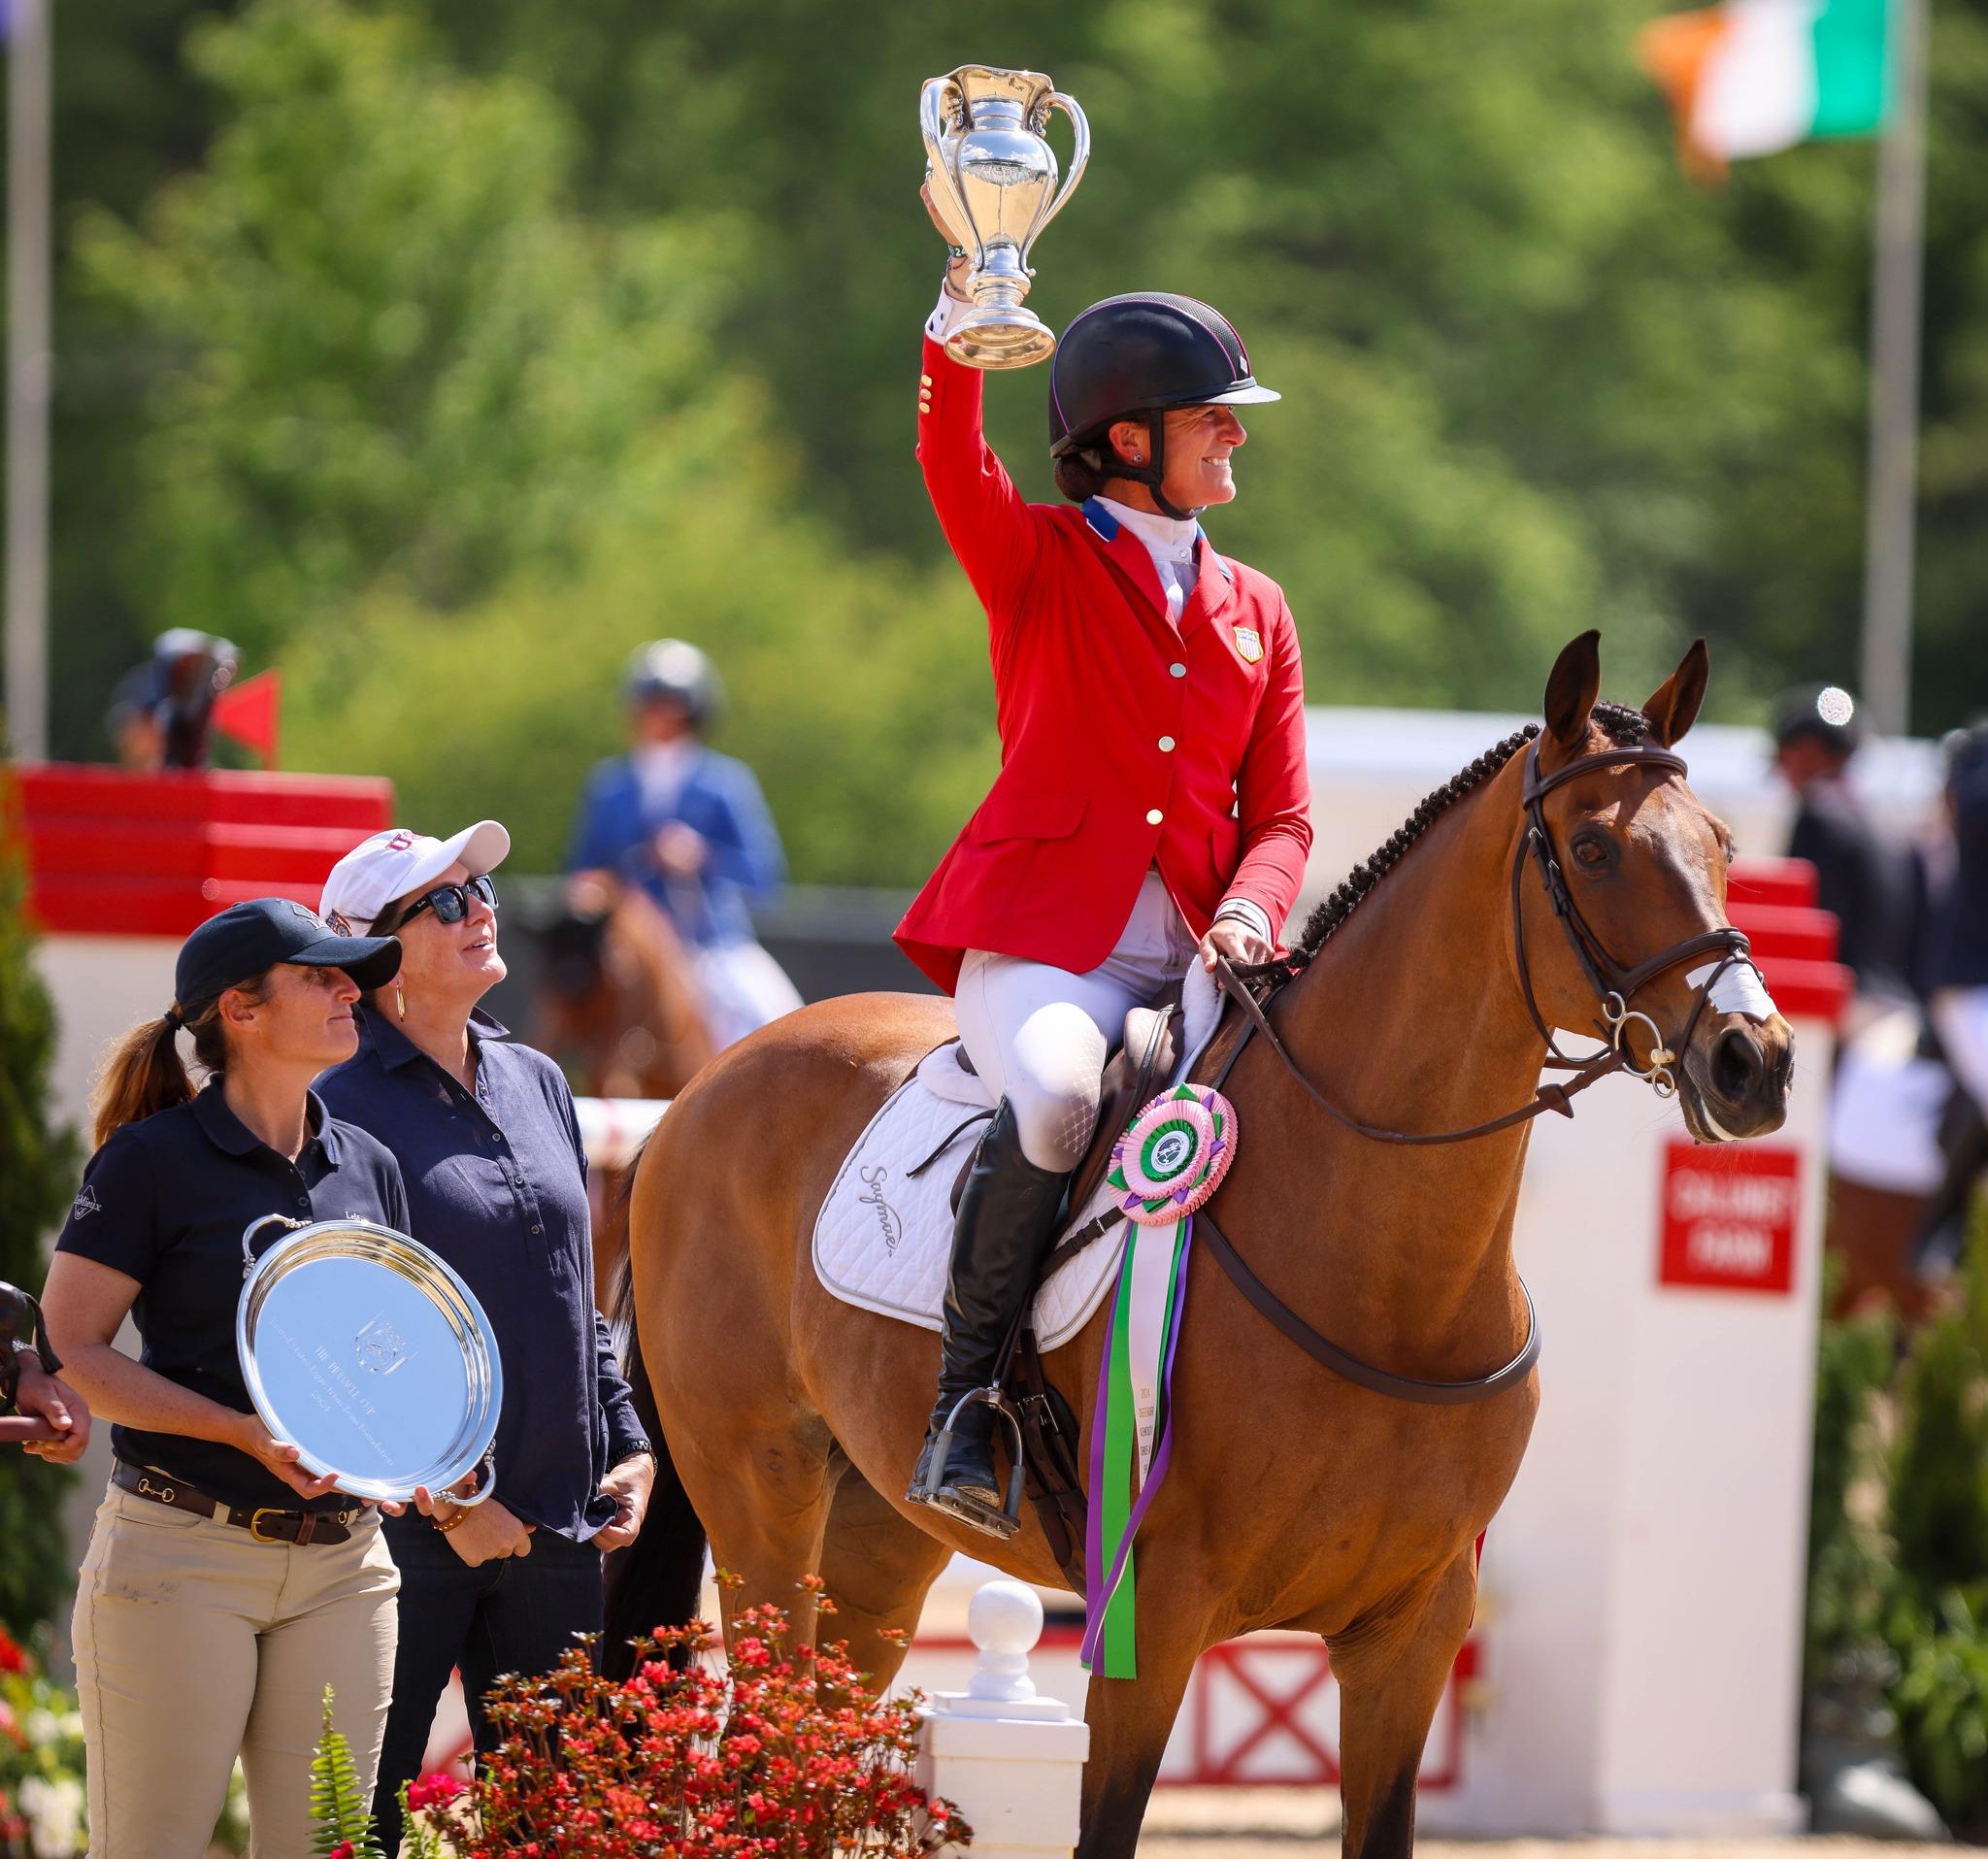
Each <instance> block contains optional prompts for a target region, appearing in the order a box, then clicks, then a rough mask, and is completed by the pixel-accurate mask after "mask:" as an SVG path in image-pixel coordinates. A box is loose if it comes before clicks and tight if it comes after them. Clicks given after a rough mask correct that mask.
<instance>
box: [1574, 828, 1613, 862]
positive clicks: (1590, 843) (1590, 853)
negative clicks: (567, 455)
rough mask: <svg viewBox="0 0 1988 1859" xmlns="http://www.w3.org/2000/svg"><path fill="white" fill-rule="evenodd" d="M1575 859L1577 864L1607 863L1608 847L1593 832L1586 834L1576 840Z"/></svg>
mask: <svg viewBox="0 0 1988 1859" xmlns="http://www.w3.org/2000/svg"><path fill="white" fill-rule="evenodd" d="M1607 862H1608V848H1607V846H1606V845H1605V844H1604V843H1603V842H1602V841H1601V840H1599V839H1597V838H1595V837H1594V835H1593V834H1584V835H1583V836H1582V837H1581V838H1579V839H1577V840H1575V841H1574V863H1575V864H1576V865H1589V866H1593V865H1606V864H1607Z"/></svg>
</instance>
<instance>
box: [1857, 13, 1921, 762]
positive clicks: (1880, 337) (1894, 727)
mask: <svg viewBox="0 0 1988 1859" xmlns="http://www.w3.org/2000/svg"><path fill="white" fill-rule="evenodd" d="M1927 10H1928V0H1891V20H1890V23H1891V33H1892V41H1891V52H1892V58H1893V60H1894V61H1895V62H1894V67H1893V71H1892V83H1893V86H1894V88H1893V91H1892V111H1891V116H1890V119H1889V121H1888V122H1887V123H1886V125H1885V128H1884V132H1883V134H1882V135H1881V136H1880V137H1879V139H1878V150H1877V207H1876V218H1875V224H1874V229H1873V233H1872V305H1871V457H1870V475H1869V481H1868V492H1867V497H1866V508H1865V540H1864V647H1863V668H1862V670H1863V685H1864V691H1863V696H1864V702H1865V704H1866V706H1867V707H1868V709H1869V711H1870V713H1871V716H1872V721H1873V722H1874V723H1875V724H1876V726H1877V728H1878V729H1879V730H1881V731H1882V732H1883V733H1884V734H1886V735H1888V736H1902V735H1904V734H1905V730H1906V727H1907V724H1908V721H1909V718H1910V714H1911V694H1912V549H1913V517H1914V508H1913V505H1914V497H1915V494H1916V491H1917V481H1918V448H1919V323H1920V292H1921V283H1922V274H1923V272H1924V269H1925V244H1926V83H1927Z"/></svg>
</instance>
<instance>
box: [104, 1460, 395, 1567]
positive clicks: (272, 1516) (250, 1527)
mask: <svg viewBox="0 0 1988 1859" xmlns="http://www.w3.org/2000/svg"><path fill="white" fill-rule="evenodd" d="M111 1482H112V1483H113V1484H115V1485H116V1486H117V1488H118V1489H119V1490H120V1491H129V1492H130V1493H131V1494H132V1495H133V1496H134V1497H140V1498H148V1499H149V1500H150V1501H151V1502H152V1503H153V1504H163V1505H165V1506H166V1507H167V1508H168V1509H170V1510H191V1511H192V1512H193V1514H194V1515H195V1516H197V1517H213V1518H215V1521H217V1522H220V1523H231V1524H233V1525H234V1526H235V1527H236V1528H237V1529H240V1530H247V1531H248V1534H249V1535H250V1536H251V1537H253V1538H254V1539H255V1541H256V1542H257V1543H294V1544H297V1545H298V1546H299V1547H300V1548H301V1547H302V1546H303V1545H304V1544H310V1543H349V1542H350V1541H351V1536H352V1533H351V1531H350V1529H349V1528H348V1527H347V1526H348V1525H349V1524H350V1523H351V1521H352V1520H353V1519H354V1518H355V1517H356V1516H358V1515H359V1513H360V1510H362V1509H363V1507H362V1506H360V1505H356V1504H355V1505H353V1506H351V1507H350V1508H349V1509H348V1510H277V1509H276V1508H275V1507H274V1506H272V1505H267V1504H259V1505H256V1506H254V1507H253V1508H252V1509H250V1510H237V1509H236V1508H235V1507H234V1506H233V1505H229V1504H223V1503H221V1502H220V1500H219V1499H217V1498H211V1497H209V1496H208V1495H207V1493H206V1492H205V1491H201V1490H197V1489H195V1488H194V1486H192V1485H190V1484H188V1483H186V1481H185V1480H184V1479H183V1478H174V1477H168V1476H167V1475H166V1474H165V1473H163V1472H155V1471H151V1470H149V1469H148V1468H146V1467H143V1466H136V1465H127V1464H125V1462H124V1461H123V1460H122V1459H119V1460H118V1461H117V1465H116V1470H115V1471H114V1472H113V1473H112V1474H111Z"/></svg>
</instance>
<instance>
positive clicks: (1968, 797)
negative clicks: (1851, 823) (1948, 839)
mask: <svg viewBox="0 0 1988 1859" xmlns="http://www.w3.org/2000/svg"><path fill="white" fill-rule="evenodd" d="M1946 765H1947V774H1946V808H1947V816H1948V819H1949V820H1950V821H1951V823H1952V826H1953V847H1954V871H1953V878H1952V882H1951V885H1950V886H1949V888H1948V890H1947V894H1946V896H1945V898H1944V900H1943V901H1942V905H1941V908H1940V913H1939V920H1938V923H1937V924H1936V925H1935V927H1934V930H1933V934H1932V936H1931V938H1930V939H1929V942H1930V947H1929V953H1928V964H1929V966H1928V973H1927V977H1926V980H1927V993H1928V997H1929V1000H1930V1002H1931V1008H1932V1017H1933V1024H1934V1027H1935V1030H1936V1031H1938V1035H1939V1042H1940V1045H1941V1046H1944V1047H1945V1050H1946V1057H1947V1062H1948V1063H1949V1064H1950V1065H1951V1066H1952V1067H1953V1069H1954V1073H1955V1075H1956V1076H1957V1077H1958V1078H1959V1079H1960V1081H1961V1082H1962V1083H1963V1084H1964V1085H1965V1086H1966V1087H1967V1089H1968V1091H1969V1093H1970V1094H1971V1096H1972V1098H1973V1100H1974V1102H1975V1104H1976V1105H1977V1106H1980V1107H1982V1108H1983V1109H1984V1110H1988V723H1980V724H1976V725H1975V726H1974V727H1973V728H1972V729H1970V730H1965V731H1959V732H1956V734H1955V735H1954V736H1952V737H1950V738H1949V739H1948V742H1947V750H1946Z"/></svg>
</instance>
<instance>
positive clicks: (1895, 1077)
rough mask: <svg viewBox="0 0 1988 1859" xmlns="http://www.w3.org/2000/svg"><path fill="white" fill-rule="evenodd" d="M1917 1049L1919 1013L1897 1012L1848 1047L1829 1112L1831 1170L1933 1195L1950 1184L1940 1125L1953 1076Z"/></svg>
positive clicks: (1863, 1180)
mask: <svg viewBox="0 0 1988 1859" xmlns="http://www.w3.org/2000/svg"><path fill="white" fill-rule="evenodd" d="M1918 1046H1919V1016H1918V1014H1917V1012H1898V1013H1893V1014H1888V1015H1887V1016H1886V1017H1885V1018H1883V1019H1881V1020H1877V1021H1874V1022H1873V1023H1872V1025H1870V1026H1869V1027H1867V1028H1865V1029H1864V1031H1863V1032H1862V1033H1860V1034H1859V1035H1858V1036H1857V1037H1856V1039H1855V1040H1853V1041H1852V1042H1851V1044H1850V1045H1849V1046H1846V1047H1845V1048H1844V1051H1843V1056H1842V1059H1841V1062H1840V1063H1839V1065H1838V1067H1837V1076H1836V1085H1835V1089H1834V1090H1833V1092H1832V1093H1831V1096H1830V1107H1829V1112H1830V1113H1829V1161H1830V1167H1831V1168H1832V1169H1833V1170H1834V1171H1835V1172H1836V1173H1837V1174H1838V1175H1839V1176H1841V1177H1842V1178H1843V1179H1844V1180H1846V1181H1856V1182H1859V1183H1860V1184H1862V1185H1863V1186H1865V1187H1872V1188H1883V1189H1888V1190H1889V1191H1890V1192H1892V1193H1894V1194H1931V1193H1933V1192H1934V1190H1935V1189H1937V1188H1938V1186H1939V1184H1940V1182H1941V1181H1942V1180H1944V1179H1945V1178H1946V1157H1945V1155H1944V1154H1943V1153H1942V1152H1941V1150H1940V1147H1939V1124H1940V1118H1941V1115H1942V1114H1943V1112H1945V1110H1946V1101H1947V1099H1948V1097H1949V1096H1951V1095H1952V1092H1953V1076H1952V1074H1951V1073H1950V1072H1948V1071H1947V1069H1946V1067H1945V1066H1943V1065H1942V1064H1940V1063H1939V1061H1938V1059H1930V1058H1921V1057H1920V1056H1919V1053H1918Z"/></svg>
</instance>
